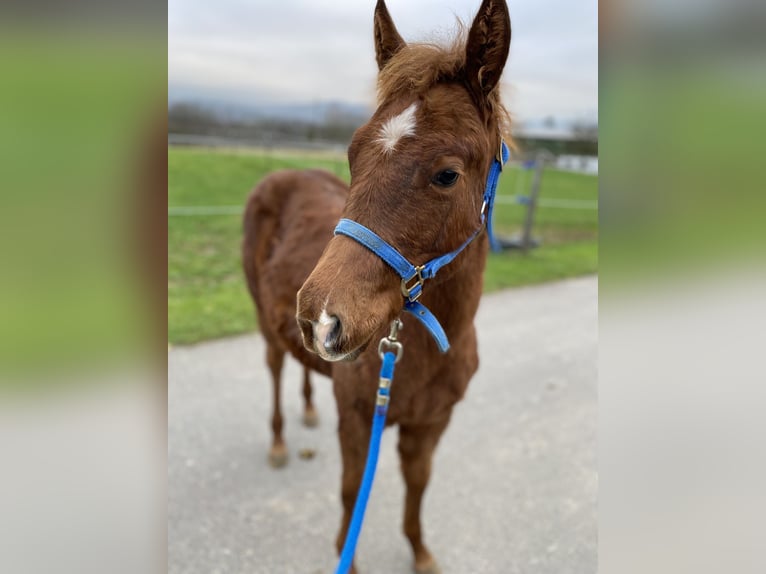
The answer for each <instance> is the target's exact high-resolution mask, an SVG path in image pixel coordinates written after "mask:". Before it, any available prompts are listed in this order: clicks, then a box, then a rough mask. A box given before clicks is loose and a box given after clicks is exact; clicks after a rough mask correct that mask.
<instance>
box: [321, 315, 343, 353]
mask: <svg viewBox="0 0 766 574" xmlns="http://www.w3.org/2000/svg"><path fill="white" fill-rule="evenodd" d="M326 321H327V323H326V326H327V327H329V329H328V330H327V334H326V335H325V337H324V343H323V346H324V348H325V350H326V351H334V350H336V347H337V346H338V343H339V342H340V334H341V324H340V319H338V317H337V316H336V315H332V316H330V317H329V320H326Z"/></svg>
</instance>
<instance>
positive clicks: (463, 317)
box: [423, 233, 489, 338]
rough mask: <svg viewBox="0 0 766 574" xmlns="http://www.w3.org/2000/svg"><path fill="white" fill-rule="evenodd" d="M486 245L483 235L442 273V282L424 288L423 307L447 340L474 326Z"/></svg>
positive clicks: (482, 283)
mask: <svg viewBox="0 0 766 574" xmlns="http://www.w3.org/2000/svg"><path fill="white" fill-rule="evenodd" d="M488 243H489V242H488V240H487V236H486V234H484V233H483V234H482V235H481V236H480V237H478V238H477V239H476V240H475V241H473V242H472V243H471V244H470V245H469V246H468V247H467V248H466V249H465V251H463V253H461V254H460V255H458V257H457V258H455V260H454V261H453V262H452V263H450V264H449V266H448V267H445V268H444V269H443V270H442V273H444V274H445V275H446V277H445V278H444V279H443V280H439V281H436V280H434V281H433V283H432V284H430V285H429V284H426V285H425V286H424V289H423V304H424V305H425V306H426V307H428V308H429V309H430V310H431V311H432V312H433V313H434V315H436V317H437V318H438V319H439V321H440V322H441V324H442V326H443V327H444V329H445V331H446V332H447V335H448V336H450V335H451V334H452V333H457V332H460V331H461V330H462V329H465V328H466V327H467V326H468V325H470V324H471V323H472V322H473V318H474V315H475V314H476V309H477V308H478V306H479V299H480V298H481V292H482V288H483V285H484V278H483V276H484V267H485V265H486V262H487V247H488ZM438 277H439V276H438V275H437V278H438ZM450 338H452V337H450Z"/></svg>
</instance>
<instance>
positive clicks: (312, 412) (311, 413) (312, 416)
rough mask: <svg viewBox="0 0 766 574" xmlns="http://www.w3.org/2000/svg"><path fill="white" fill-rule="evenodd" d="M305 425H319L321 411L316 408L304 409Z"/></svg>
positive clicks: (311, 426) (312, 426)
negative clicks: (318, 411)
mask: <svg viewBox="0 0 766 574" xmlns="http://www.w3.org/2000/svg"><path fill="white" fill-rule="evenodd" d="M303 426H305V427H309V428H314V427H316V426H319V413H317V412H316V409H314V408H310V409H306V410H305V411H304V413H303Z"/></svg>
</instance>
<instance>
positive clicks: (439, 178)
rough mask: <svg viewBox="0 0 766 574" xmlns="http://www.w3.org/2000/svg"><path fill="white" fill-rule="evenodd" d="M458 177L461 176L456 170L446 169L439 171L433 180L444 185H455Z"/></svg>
mask: <svg viewBox="0 0 766 574" xmlns="http://www.w3.org/2000/svg"><path fill="white" fill-rule="evenodd" d="M458 177H460V174H459V173H457V172H456V171H452V170H451V169H445V170H444V171H440V172H439V173H437V174H436V175H435V176H434V178H433V179H432V180H431V181H433V182H434V183H435V184H436V185H440V186H442V187H451V186H453V185H455V182H456V181H457V178H458Z"/></svg>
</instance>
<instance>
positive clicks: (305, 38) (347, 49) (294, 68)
mask: <svg viewBox="0 0 766 574" xmlns="http://www.w3.org/2000/svg"><path fill="white" fill-rule="evenodd" d="M479 4H480V0H388V1H387V5H388V8H389V11H390V12H391V15H392V17H393V19H394V22H395V24H396V26H397V28H398V29H399V32H400V34H401V35H402V36H403V37H404V39H405V40H406V41H417V40H429V39H434V38H438V37H440V36H441V37H450V32H451V30H452V29H453V28H454V23H455V16H458V17H460V18H461V19H462V20H463V21H465V22H466V23H468V24H470V22H471V20H472V18H473V15H474V13H475V11H476V10H477V8H478V7H479ZM374 6H375V0H251V1H247V0H215V1H210V0H169V2H168V85H169V89H170V91H171V92H172V93H175V94H188V95H197V96H201V97H211V98H216V99H225V100H231V101H236V102H238V103H248V102H250V103H253V104H259V103H306V102H315V101H330V100H340V101H348V102H351V103H357V104H366V105H370V106H371V105H372V104H373V103H374V95H375V73H376V71H377V67H376V64H375V55H374V47H373V41H372V15H373V8H374ZM508 6H509V9H510V13H511V27H512V29H513V39H512V40H511V53H510V57H509V58H508V62H507V64H506V68H505V72H504V74H503V91H504V95H505V101H506V104H507V106H508V107H509V108H510V110H511V112H512V113H513V115H514V116H515V117H516V118H517V119H519V120H525V119H527V120H528V119H533V118H541V117H545V116H550V115H552V116H556V117H582V118H590V119H595V117H596V114H597V111H598V38H597V25H598V21H597V19H598V4H597V1H596V0H509V4H508ZM435 34H436V35H435Z"/></svg>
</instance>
